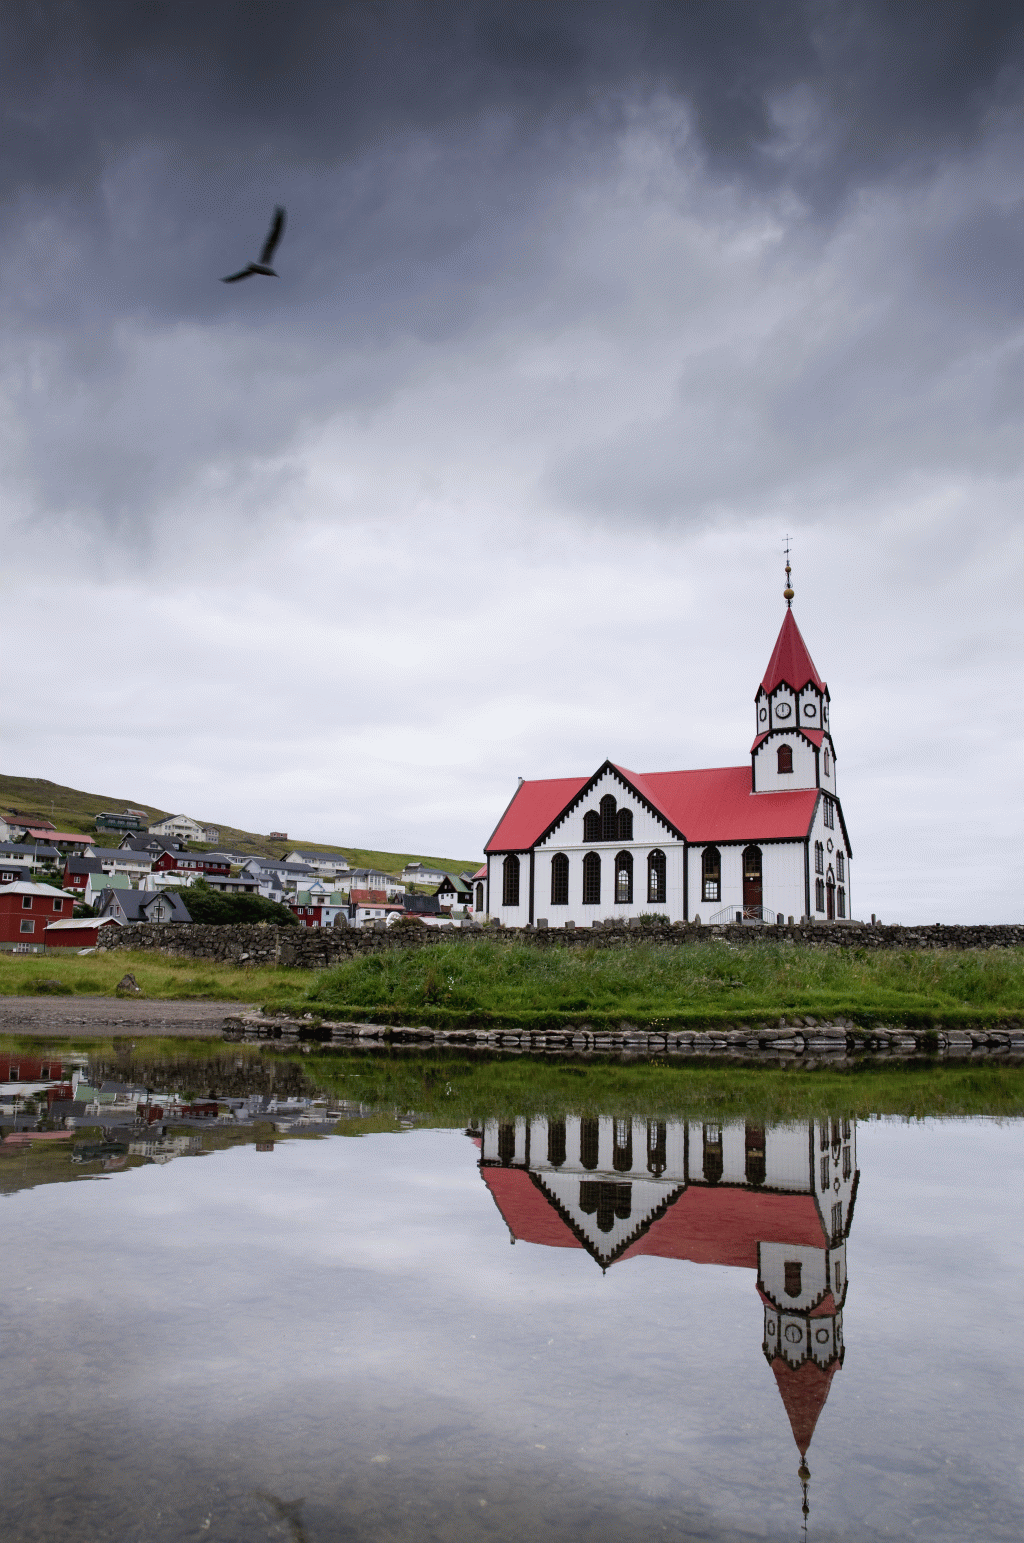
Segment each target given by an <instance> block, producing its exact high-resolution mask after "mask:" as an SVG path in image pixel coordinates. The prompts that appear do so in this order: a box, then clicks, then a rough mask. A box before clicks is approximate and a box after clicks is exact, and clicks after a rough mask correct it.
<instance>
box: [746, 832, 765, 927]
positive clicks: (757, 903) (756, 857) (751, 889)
mask: <svg viewBox="0 0 1024 1543" xmlns="http://www.w3.org/2000/svg"><path fill="white" fill-rule="evenodd" d="M762 904H763V900H762V889H761V848H760V847H747V848H746V849H745V851H744V853H743V913H744V915H745V916H750V913H751V912H752V911H756V912H757V913H758V919H760V910H761V906H762Z"/></svg>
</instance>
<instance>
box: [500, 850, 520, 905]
mask: <svg viewBox="0 0 1024 1543" xmlns="http://www.w3.org/2000/svg"><path fill="white" fill-rule="evenodd" d="M501 903H502V905H518V904H519V859H518V857H516V856H515V854H514V853H510V854H509V855H508V857H506V859H505V861H504V863H503V864H502V866H501Z"/></svg>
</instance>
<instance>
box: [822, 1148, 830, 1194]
mask: <svg viewBox="0 0 1024 1543" xmlns="http://www.w3.org/2000/svg"><path fill="white" fill-rule="evenodd" d="M828 1186H829V1176H828V1153H827V1152H826V1153H825V1156H824V1157H823V1158H822V1159H821V1188H822V1189H828Z"/></svg>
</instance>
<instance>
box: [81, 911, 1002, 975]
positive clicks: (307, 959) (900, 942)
mask: <svg viewBox="0 0 1024 1543" xmlns="http://www.w3.org/2000/svg"><path fill="white" fill-rule="evenodd" d="M481 937H488V938H497V939H502V940H506V941H510V942H516V943H525V944H527V945H529V946H531V947H535V948H621V947H628V946H629V945H631V944H634V943H663V944H666V945H670V946H671V945H673V944H675V945H678V944H684V943H694V942H698V941H699V942H710V941H712V940H714V939H716V938H717V939H720V940H722V941H724V942H727V943H732V944H740V945H743V946H745V947H753V946H756V945H758V944H761V943H766V942H768V943H779V942H781V943H800V944H804V945H806V946H808V947H812V948H865V949H868V948H870V949H892V948H895V949H908V948H909V949H926V948H927V949H933V948H1011V947H1020V946H1021V945H1024V926H1004V927H958V926H942V925H938V924H936V925H935V926H932V927H883V926H882V925H880V924H879V925H876V926H869V925H867V924H862V923H859V922H828V923H826V922H811V923H804V924H803V925H799V926H793V927H764V926H749V925H747V926H737V925H732V926H728V927H701V926H699V925H696V924H694V923H692V922H673V923H671V924H667V923H664V924H660V925H659V924H652V923H648V922H645V923H643V924H640V923H638V922H637V921H635V920H634V921H631V922H628V923H626V922H620V921H604V922H595V923H594V925H593V926H592V927H575V928H573V927H566V928H563V927H546V928H545V927H539V928H533V927H495V926H490V927H481V926H479V925H471V926H463V927H450V928H444V929H441V928H436V927H424V926H423V925H422V924H420V923H415V922H413V923H403V924H401V925H399V926H395V927H385V926H384V924H383V922H380V923H377V924H376V925H375V926H374V927H373V928H370V927H364V928H361V929H356V928H354V927H330V928H328V927H325V928H319V927H317V928H308V929H307V928H305V927H274V926H269V925H268V924H266V923H262V924H255V925H253V924H248V925H245V926H238V927H210V926H197V925H192V924H185V925H181V924H177V923H165V924H162V925H161V924H159V923H155V922H142V923H140V924H138V925H132V926H128V927H104V928H102V929H101V931H100V936H99V943H98V947H99V948H100V949H117V948H132V949H145V950H151V951H154V952H156V953H161V954H168V955H170V956H172V957H174V958H185V959H216V960H220V961H221V962H223V963H224V964H243V965H244V964H249V965H257V964H270V965H290V966H293V967H295V968H298V969H307V970H322V969H327V968H329V967H330V966H331V965H334V964H340V963H342V962H343V961H344V960H346V959H352V958H355V957H357V956H360V955H363V954H376V953H381V952H383V951H386V950H389V949H405V948H431V947H436V946H437V945H438V944H439V943H451V942H454V943H456V944H459V943H467V942H475V941H477V940H478V939H479V938H481Z"/></svg>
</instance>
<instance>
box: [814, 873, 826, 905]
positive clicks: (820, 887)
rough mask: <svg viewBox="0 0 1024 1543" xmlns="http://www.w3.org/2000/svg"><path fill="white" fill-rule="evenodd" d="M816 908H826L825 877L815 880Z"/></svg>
mask: <svg viewBox="0 0 1024 1543" xmlns="http://www.w3.org/2000/svg"><path fill="white" fill-rule="evenodd" d="M814 909H815V910H816V911H823V910H824V909H825V880H824V879H815V881H814Z"/></svg>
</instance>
